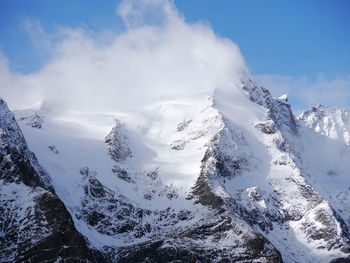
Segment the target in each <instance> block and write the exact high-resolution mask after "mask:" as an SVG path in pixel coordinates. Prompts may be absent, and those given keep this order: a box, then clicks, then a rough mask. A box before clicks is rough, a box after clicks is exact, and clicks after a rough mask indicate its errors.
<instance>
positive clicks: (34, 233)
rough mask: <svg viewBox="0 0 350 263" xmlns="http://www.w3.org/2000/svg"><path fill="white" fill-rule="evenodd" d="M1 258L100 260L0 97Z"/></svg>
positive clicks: (7, 260) (99, 255) (39, 260)
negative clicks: (78, 228)
mask: <svg viewBox="0 0 350 263" xmlns="http://www.w3.org/2000/svg"><path fill="white" fill-rule="evenodd" d="M0 129H1V138H0V160H1V177H0V255H1V256H0V261H1V262H57V261H60V260H61V261H62V262H99V261H100V260H102V259H103V256H102V254H101V253H99V252H94V251H93V250H91V249H90V248H89V247H88V245H87V241H86V240H85V238H84V237H83V236H82V235H81V234H80V233H79V232H78V231H77V230H76V229H75V226H74V223H73V220H72V218H71V215H70V214H69V213H68V211H67V210H66V208H65V206H64V204H63V203H62V201H61V200H60V199H59V198H58V197H57V196H56V195H55V194H54V190H53V187H52V186H51V184H50V180H49V177H48V176H47V175H46V174H45V172H44V171H43V170H42V169H41V167H40V166H39V164H38V162H37V160H36V158H35V155H34V154H33V153H31V152H30V151H29V150H28V147H27V144H26V142H25V140H24V138H23V135H22V133H21V130H20V129H19V127H18V125H17V123H16V121H15V118H14V116H13V114H12V113H11V112H10V111H9V110H8V108H7V105H6V103H5V102H4V101H3V100H0Z"/></svg>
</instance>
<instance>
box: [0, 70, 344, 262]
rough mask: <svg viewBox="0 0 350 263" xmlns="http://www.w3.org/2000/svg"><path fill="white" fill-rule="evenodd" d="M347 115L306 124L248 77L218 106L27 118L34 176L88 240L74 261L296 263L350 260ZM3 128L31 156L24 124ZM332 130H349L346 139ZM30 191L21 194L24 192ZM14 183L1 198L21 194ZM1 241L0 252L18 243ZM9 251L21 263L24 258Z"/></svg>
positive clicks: (222, 94)
mask: <svg viewBox="0 0 350 263" xmlns="http://www.w3.org/2000/svg"><path fill="white" fill-rule="evenodd" d="M3 112H4V113H3V114H5V113H6V114H5V115H6V116H10V115H11V113H9V111H8V110H4V111H3ZM308 112H310V113H308ZM344 112H346V111H342V110H339V111H338V109H337V110H333V109H331V108H327V107H323V108H322V111H321V110H309V111H307V112H305V113H303V114H302V116H301V117H298V118H295V117H294V115H293V113H292V110H291V107H290V105H289V104H288V103H287V101H286V99H285V98H279V99H274V98H272V96H271V95H270V93H269V91H268V90H267V89H265V88H263V87H260V86H259V85H257V84H256V83H255V82H254V81H253V80H251V79H250V78H249V76H244V77H242V81H241V83H240V84H228V85H227V87H223V88H221V89H217V90H216V91H215V92H214V94H212V96H210V97H208V96H202V97H196V98H187V99H181V100H180V99H177V100H174V101H163V102H159V103H156V104H154V105H150V106H148V107H145V108H144V109H143V110H140V111H135V112H114V113H81V112H67V113H65V115H61V116H58V115H56V116H49V115H46V114H45V113H43V112H42V111H40V110H39V111H21V112H16V114H17V120H18V121H19V123H20V128H21V129H22V131H23V134H24V137H25V138H26V141H27V142H28V146H29V148H30V150H31V151H33V152H34V153H35V155H36V158H37V160H38V163H33V164H32V165H33V166H35V167H38V168H37V169H40V171H45V175H47V176H49V178H50V180H49V181H48V183H49V185H50V186H52V188H53V189H52V191H51V192H52V193H53V192H54V193H55V194H51V196H52V197H53V198H54V199H55V198H56V199H55V200H57V202H61V203H62V204H64V206H63V207H62V206H61V207H62V208H61V210H62V211H67V213H66V212H62V213H63V214H64V215H65V216H64V218H65V220H66V221H64V222H70V223H69V229H70V231H69V233H67V235H75V236H77V234H76V233H78V232H79V233H80V234H81V235H83V236H84V237H85V238H86V239H87V240H88V242H85V243H84V242H82V241H81V240H80V239H79V238H78V239H77V241H74V242H75V243H74V242H73V243H74V245H73V244H72V243H70V244H69V245H67V246H68V247H73V246H76V247H82V248H83V249H82V250H79V251H80V252H79V253H77V254H76V255H75V256H76V258H79V260H80V262H107V261H106V260H107V259H106V258H108V260H110V261H111V262H174V261H176V262H222V261H224V262H290V263H294V262H348V261H349V253H350V244H349V238H350V236H349V232H350V231H349V229H350V209H349V205H348V204H349V203H350V189H349V187H350V185H349V181H350V180H349V171H350V167H349V162H348V160H349V158H350V150H349V144H348V142H347V141H346V140H345V138H346V136H345V134H346V131H349V128H348V126H347V125H348V124H349V121H348V120H349V118H348V117H346V116H348V114H347V113H346V114H345V113H344ZM5 115H4V116H5ZM36 115H37V116H38V118H34V119H33V118H31V117H30V116H36ZM11 116H12V115H11ZM26 116H29V118H27V117H26ZM339 116H340V117H339ZM344 116H345V117H344ZM326 118H327V121H326V122H327V123H328V124H329V123H331V124H330V125H328V124H327V125H325V119H326ZM7 119H9V118H7ZM38 119H40V120H42V122H41V123H40V128H39V127H38V125H36V120H38ZM32 120H34V122H33V121H32ZM4 123H5V124H4V126H6V125H7V126H11V127H13V131H14V132H11V134H9V133H6V134H5V135H4V136H3V137H2V138H5V139H3V140H6V141H7V142H10V143H11V145H16V142H15V141H14V140H13V139H12V138H15V135H16V134H17V135H16V136H17V137H18V138H21V140H23V143H22V144H25V145H26V143H25V140H24V138H23V136H22V133H21V130H20V128H19V127H18V125H17V124H16V122H15V121H14V120H13V117H12V121H11V122H4ZM33 123H34V124H35V125H32V124H33ZM16 125H17V126H16ZM318 127H320V128H318ZM333 127H335V128H333ZM38 128H39V129H38ZM332 129H336V130H337V131H340V130H341V131H342V132H341V133H340V132H339V133H336V134H337V136H335V135H334V134H335V133H334V132H333V131H332ZM17 140H19V139H17ZM325 146H326V148H324V149H323V148H322V147H325ZM3 148H5V147H3ZM4 155H5V154H4ZM23 155H25V156H26V153H24V154H23ZM32 158H34V157H33V156H32ZM33 160H34V159H33ZM38 171H39V170H38ZM22 172H23V171H22V170H21V169H19V170H18V172H17V174H18V175H20V174H21V173H22ZM7 174H8V173H7ZM20 178H21V177H20ZM45 178H48V177H45ZM21 183H22V182H21V181H19V182H11V184H13V189H15V188H16V187H17V188H18V185H21ZM11 184H8V183H6V182H4V185H3V186H2V189H5V190H6V193H9V191H11V189H12V186H11ZM35 186H36V185H27V186H25V187H27V188H25V189H27V190H26V191H27V192H28V191H37V190H35V189H37V188H38V187H36V188H35ZM41 186H42V187H41V188H40V189H42V190H40V191H46V190H45V189H44V188H46V189H49V188H48V187H47V186H45V185H43V184H42V185H41ZM8 187H10V188H8ZM17 188H16V189H17ZM23 189H24V188H23ZM33 189H34V190H33ZM5 190H4V191H3V192H4V193H5ZM53 190H54V191H53ZM38 191H39V190H38ZM40 191H39V192H40ZM17 192H18V191H17ZM23 192H24V193H27V192H25V191H23ZM39 192H38V193H39ZM46 192H47V191H46ZM40 193H41V192H40ZM26 195H27V194H26ZM9 196H10V194H3V195H1V201H2V203H1V208H2V209H5V210H6V209H7V210H8V209H10V207H13V201H11V200H10V198H9ZM29 196H30V195H29ZM18 200H23V201H20V202H15V204H16V207H18V208H16V209H18V211H19V210H20V208H21V207H24V209H29V208H28V207H33V205H30V204H29V205H28V204H27V203H25V202H24V200H26V197H25V195H20V197H18ZM28 200H29V202H33V203H35V202H36V201H35V200H37V199H36V198H35V197H28ZM47 203H48V204H49V202H47ZM40 204H41V206H43V207H44V208H46V209H50V207H45V202H40ZM34 207H35V205H34ZM44 208H42V209H41V210H45V209H44ZM22 210H23V208H22ZM16 211H17V210H16ZM68 212H69V214H68ZM18 213H19V212H18ZM67 214H68V215H67ZM4 220H7V219H6V218H5V219H4ZM26 220H27V221H26V222H27V223H26V225H30V224H31V222H34V221H31V220H33V219H32V218H31V217H26ZM72 222H74V225H73V224H72ZM50 224H51V223H50V222H49V221H48V222H47V223H45V224H44V225H45V226H47V227H48V228H50ZM62 224H63V223H62ZM19 225H21V224H20V223H19ZM33 225H36V223H35V222H34V223H33ZM63 225H64V224H63ZM37 229H39V230H40V231H41V230H42V231H43V232H45V233H46V234H45V235H47V237H49V236H52V234H50V231H46V230H45V229H46V228H44V227H43V226H41V225H39V226H38V227H37ZM1 231H2V232H1V234H2V236H1V237H0V240H1V238H2V237H3V236H5V235H9V234H8V232H6V231H4V230H3V229H1ZM3 233H4V234H3ZM32 233H33V235H35V233H36V232H32ZM80 234H78V235H80ZM41 235H43V234H40V235H39V234H38V235H37V236H36V239H37V240H39V239H40V237H39V236H41ZM45 238H46V237H45ZM45 238H44V239H45ZM33 239H34V237H33ZM7 240H10V241H7V243H6V244H10V243H11V242H14V241H11V240H12V239H7ZM38 242H39V243H40V240H39V241H38ZM2 244H5V243H2ZM61 245H62V244H56V243H54V244H52V246H53V247H55V248H56V250H60V247H59V246H61ZM67 249H68V248H65V250H64V251H66V250H67ZM68 250H69V249H68ZM11 251H12V252H11V253H12V254H11V253H9V255H12V256H11V257H12V258H14V257H15V255H16V253H17V252H16V251H18V248H16V247H14V246H13V247H12V249H11ZM69 251H70V250H69ZM38 253H39V252H38ZM84 253H85V254H84ZM98 253H99V254H98ZM34 254H35V253H34ZM39 255H40V256H41V255H42V254H41V252H40V253H39ZM64 255H65V254H64V253H63V254H62V253H56V252H55V255H51V256H52V258H54V257H56V259H57V260H58V259H59V258H62V259H64ZM70 256H72V254H70ZM94 257H95V258H94ZM101 257H105V258H104V261H101ZM9 259H10V256H7V257H6V258H5V257H4V259H1V260H2V261H4V262H8V261H10V260H9ZM341 260H343V261H341Z"/></svg>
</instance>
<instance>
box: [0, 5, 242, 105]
mask: <svg viewBox="0 0 350 263" xmlns="http://www.w3.org/2000/svg"><path fill="white" fill-rule="evenodd" d="M117 13H118V14H119V15H120V16H121V18H122V19H123V21H124V23H125V26H126V29H125V31H124V32H121V33H113V32H108V33H106V32H105V31H103V32H94V31H91V30H89V29H87V28H63V27H62V28H59V29H58V31H57V32H56V33H55V34H54V35H53V36H52V35H49V34H47V33H46V32H45V31H44V30H43V28H42V27H41V26H40V24H38V22H32V23H30V22H28V25H27V26H28V29H29V32H30V34H31V36H32V38H33V39H34V41H35V42H38V43H40V41H42V43H43V48H45V49H48V50H49V51H50V54H51V55H52V57H51V59H50V61H49V62H48V63H47V64H46V65H45V66H44V67H43V68H42V69H41V70H39V71H38V72H35V73H32V74H29V75H20V74H14V73H12V72H10V71H9V70H8V66H7V64H6V62H5V59H3V60H2V61H0V78H1V86H0V93H1V96H3V97H4V98H5V99H6V100H7V101H8V102H9V104H10V106H11V107H12V108H24V107H28V106H31V105H33V104H37V103H40V102H42V101H51V103H54V104H55V105H59V106H60V107H61V108H64V109H75V110H105V109H108V110H128V109H130V108H135V107H140V106H145V105H148V104H150V103H153V102H156V101H157V100H160V99H169V98H179V97H187V96H193V95H196V94H200V93H212V91H213V89H215V88H217V87H220V86H222V85H225V84H227V83H229V82H233V81H235V78H237V72H238V71H240V70H242V68H244V67H245V66H244V61H243V58H242V56H241V54H240V51H239V49H238V48H237V46H236V45H235V44H234V43H233V42H231V41H229V40H228V39H223V38H220V37H218V36H216V35H215V34H214V33H213V31H212V29H211V28H210V27H208V26H207V25H204V24H202V23H195V24H188V23H186V22H185V20H184V19H183V18H182V16H181V15H179V13H178V11H177V10H176V9H175V7H174V6H173V4H172V3H171V2H169V1H165V0H138V1H134V0H128V1H123V2H122V3H121V5H120V6H119V7H118V9H117ZM150 17H151V18H152V21H150V20H149V18H150ZM155 19H156V23H155ZM38 48H40V45H39V46H38Z"/></svg>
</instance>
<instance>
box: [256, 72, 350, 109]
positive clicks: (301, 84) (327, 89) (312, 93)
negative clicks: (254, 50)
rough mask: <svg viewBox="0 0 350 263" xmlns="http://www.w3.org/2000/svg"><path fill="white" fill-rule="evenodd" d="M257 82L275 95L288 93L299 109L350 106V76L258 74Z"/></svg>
mask: <svg viewBox="0 0 350 263" xmlns="http://www.w3.org/2000/svg"><path fill="white" fill-rule="evenodd" d="M255 79H256V80H257V82H259V83H260V84H261V85H263V86H264V87H266V88H268V89H269V90H270V91H271V93H272V94H273V95H274V96H279V95H282V94H284V93H288V95H289V97H290V99H291V102H292V104H294V105H292V106H294V107H295V108H296V109H297V110H301V109H306V108H308V107H310V106H312V105H315V104H324V105H330V106H340V107H347V108H349V107H350V76H344V77H341V78H340V77H338V78H329V77H327V76H326V75H325V74H319V75H317V76H316V77H314V78H308V77H305V76H303V77H291V76H280V75H258V76H255Z"/></svg>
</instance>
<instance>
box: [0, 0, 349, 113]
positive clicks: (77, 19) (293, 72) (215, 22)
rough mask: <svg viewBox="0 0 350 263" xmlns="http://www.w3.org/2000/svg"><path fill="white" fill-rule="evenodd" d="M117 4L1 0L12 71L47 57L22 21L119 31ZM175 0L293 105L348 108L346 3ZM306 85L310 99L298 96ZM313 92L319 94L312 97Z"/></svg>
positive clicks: (50, 28) (0, 24) (1, 40)
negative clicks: (232, 44) (231, 45)
mask: <svg viewBox="0 0 350 263" xmlns="http://www.w3.org/2000/svg"><path fill="white" fill-rule="evenodd" d="M119 2H120V1H117V0H105V1H95V0H89V1H83V0H74V1H71V0H60V1H58V0H57V1H53V0H52V1H46V0H31V1H25V0H11V1H10V0H0V50H1V52H2V53H3V54H5V56H6V57H7V58H8V60H9V62H10V69H11V70H12V71H13V72H20V73H24V74H27V73H31V72H33V71H36V70H38V69H40V68H41V67H42V66H43V65H44V64H45V63H46V61H47V59H48V56H47V55H46V54H45V52H43V51H42V50H40V48H39V49H38V47H37V45H34V44H33V42H32V40H31V38H30V36H29V34H28V29H27V28H26V26H25V21H38V22H40V24H41V26H42V27H43V29H44V30H45V32H46V33H48V34H50V33H53V32H55V31H57V27H58V26H60V25H63V26H68V27H86V28H89V29H92V30H95V31H101V30H104V29H110V30H113V31H116V32H119V31H122V30H123V24H122V22H121V20H120V18H118V17H117V16H116V11H115V10H116V7H117V5H118V4H119ZM174 3H175V5H176V7H177V8H178V9H179V11H180V12H181V13H182V14H183V15H184V17H185V19H186V21H188V22H190V23H191V22H196V21H203V22H204V23H207V24H209V25H210V26H211V27H212V28H213V30H214V32H215V33H216V34H218V35H219V36H221V37H226V38H229V39H231V40H232V41H234V42H235V43H236V44H238V46H239V48H240V49H241V52H242V54H243V56H244V58H245V60H246V63H247V65H248V67H249V69H250V70H251V72H252V73H253V74H254V75H256V77H257V79H258V80H259V81H260V82H262V83H263V84H265V85H269V86H268V87H267V88H270V89H271V90H272V92H273V93H276V94H277V93H278V92H283V91H284V90H285V91H286V92H288V93H290V95H291V96H290V99H291V103H292V104H294V106H295V107H296V108H302V107H306V106H309V105H308V104H310V103H317V100H320V101H319V102H320V103H328V104H332V105H334V106H337V104H339V106H345V107H350V101H349V100H350V95H349V94H350V91H349V90H350V86H349V84H350V77H349V76H350V18H349V17H350V16H349V12H350V1H347V0H307V1H305V0H295V1H281V0H266V1H262V0H234V1H232V0H221V1H214V0H175V1H174ZM280 87H282V88H280ZM318 87H320V88H318ZM305 89H306V90H308V92H309V93H310V94H311V95H308V96H311V97H314V100H312V99H308V100H306V99H303V98H301V97H300V96H301V93H303V91H304V90H305ZM318 89H320V92H318ZM333 89H337V90H336V91H335V92H334V93H337V94H338V95H337V96H334V97H332V98H330V96H329V93H331V92H332V90H333ZM317 93H319V94H318V95H319V96H313V95H312V94H316V95H317ZM321 93H322V94H321ZM343 93H344V94H343ZM339 94H340V95H342V94H343V96H339ZM321 95H322V96H321ZM348 99H349V100H348Z"/></svg>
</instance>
